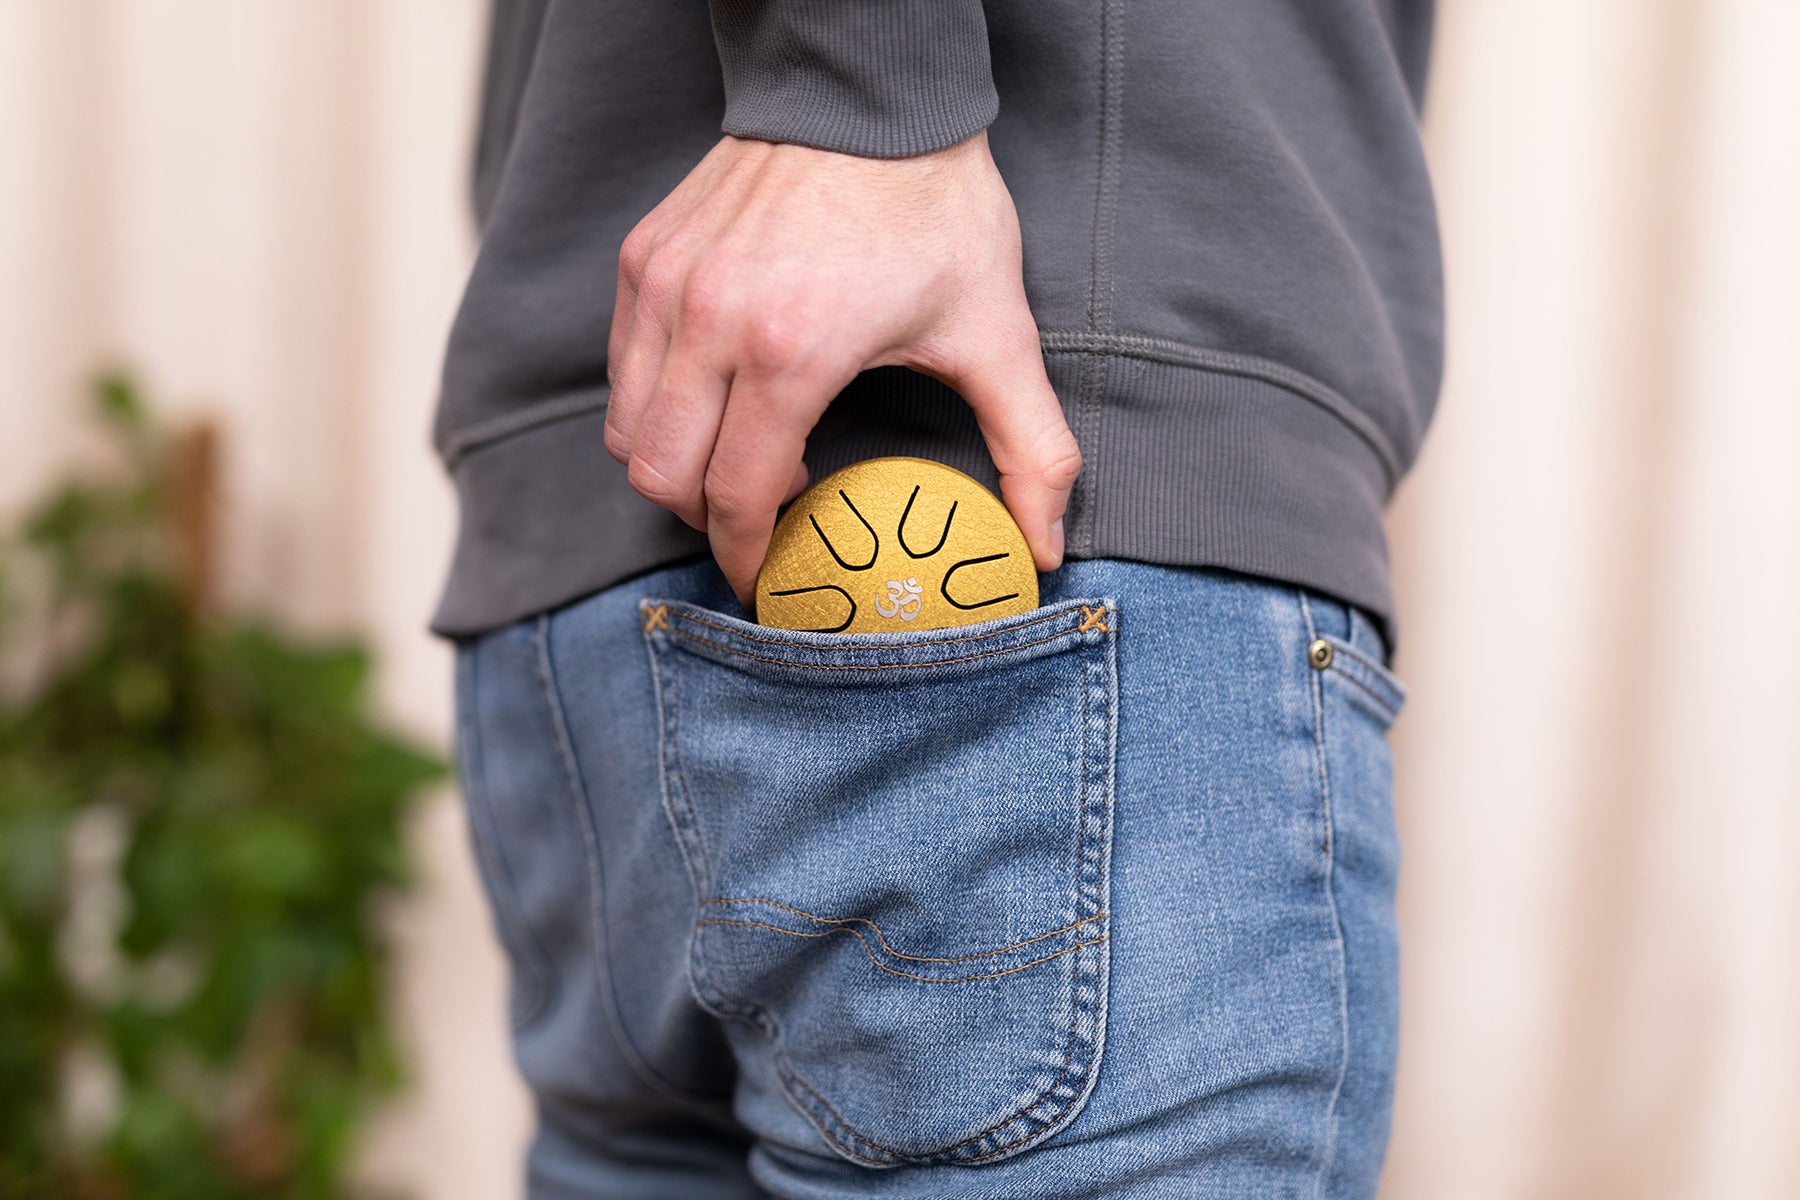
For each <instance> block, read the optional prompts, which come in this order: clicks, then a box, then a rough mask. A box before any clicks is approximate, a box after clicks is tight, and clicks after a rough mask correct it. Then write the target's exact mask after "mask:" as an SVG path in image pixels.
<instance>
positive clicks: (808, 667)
mask: <svg viewBox="0 0 1800 1200" xmlns="http://www.w3.org/2000/svg"><path fill="white" fill-rule="evenodd" d="M673 632H674V634H675V636H676V637H683V638H686V639H687V640H688V641H690V642H699V643H700V644H701V645H702V646H711V647H712V648H713V649H714V650H717V651H718V652H719V653H721V654H735V655H737V656H738V657H739V658H748V659H754V660H755V661H756V662H766V663H774V664H775V665H776V666H778V667H791V668H792V669H794V670H796V671H898V670H903V669H907V668H917V667H947V666H949V665H950V664H951V663H960V662H974V661H975V660H976V659H978V658H992V657H994V655H996V654H1011V653H1012V652H1013V651H1015V650H1025V649H1029V648H1030V647H1032V646H1041V645H1043V644H1044V643H1045V642H1054V641H1055V640H1056V639H1057V638H1061V637H1067V636H1069V635H1070V634H1071V633H1074V632H1075V631H1074V630H1073V629H1063V630H1059V631H1058V632H1056V633H1053V634H1051V635H1050V636H1049V637H1047V638H1039V639H1037V640H1036V641H1035V642H1020V643H1019V644H1018V645H1016V646H1002V647H1000V649H998V650H983V651H982V652H981V653H980V654H964V655H961V656H959V657H957V658H934V659H932V660H931V661H930V662H898V663H871V664H869V665H867V666H864V665H862V664H860V663H797V662H794V661H792V660H791V659H786V658H770V657H769V656H767V655H765V654H751V653H750V652H749V651H748V650H737V649H733V648H732V647H730V646H722V645H720V644H719V643H718V642H715V641H712V640H710V639H708V638H703V637H697V636H696V635H694V634H691V633H683V632H682V631H681V630H679V629H677V630H674V631H673ZM824 648H825V647H820V649H824ZM891 648H892V649H903V648H904V647H891ZM863 649H866V650H874V649H884V650H885V649H890V647H886V646H883V647H875V646H865V647H863Z"/></svg>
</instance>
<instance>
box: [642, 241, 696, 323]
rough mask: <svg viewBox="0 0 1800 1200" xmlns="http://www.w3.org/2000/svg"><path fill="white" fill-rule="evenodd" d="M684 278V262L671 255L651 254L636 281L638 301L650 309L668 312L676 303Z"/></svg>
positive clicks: (685, 270)
mask: <svg viewBox="0 0 1800 1200" xmlns="http://www.w3.org/2000/svg"><path fill="white" fill-rule="evenodd" d="M686 278H687V268H686V266H685V264H683V263H682V262H680V261H679V260H677V259H676V258H675V257H674V256H673V255H670V254H666V253H659V254H652V255H651V256H650V258H649V259H648V260H647V261H646V262H645V263H644V268H643V272H642V274H641V276H640V279H639V282H638V302H639V303H640V304H643V305H645V306H647V307H648V308H650V309H651V310H652V311H656V312H668V311H669V310H670V309H671V308H673V307H674V305H675V304H676V303H677V300H678V298H679V297H680V295H681V289H682V284H683V283H684V282H685V280H686Z"/></svg>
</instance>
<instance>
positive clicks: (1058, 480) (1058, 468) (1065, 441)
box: [1038, 429, 1081, 491]
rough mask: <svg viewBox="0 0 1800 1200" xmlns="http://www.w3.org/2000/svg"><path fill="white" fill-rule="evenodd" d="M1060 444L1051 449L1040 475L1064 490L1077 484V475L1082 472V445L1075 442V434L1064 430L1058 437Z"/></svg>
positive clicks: (1050, 483) (1050, 484) (1058, 488)
mask: <svg viewBox="0 0 1800 1200" xmlns="http://www.w3.org/2000/svg"><path fill="white" fill-rule="evenodd" d="M1056 440H1057V441H1058V442H1059V443H1060V445H1059V446H1057V447H1055V448H1053V449H1052V450H1051V451H1050V454H1049V457H1048V461H1047V462H1046V464H1045V466H1044V468H1043V470H1041V471H1039V472H1038V477H1039V478H1040V479H1042V480H1043V482H1044V483H1045V484H1046V485H1047V486H1049V487H1053V488H1055V489H1056V490H1057V491H1063V490H1066V489H1068V488H1071V487H1073V486H1074V485H1075V478H1076V476H1078V475H1080V474H1081V447H1080V446H1079V445H1077V444H1076V442H1075V435H1074V434H1072V433H1070V432H1069V431H1068V430H1066V429H1065V430H1062V431H1061V432H1060V436H1058V437H1057V439H1056Z"/></svg>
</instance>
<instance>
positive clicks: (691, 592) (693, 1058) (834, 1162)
mask: <svg viewBox="0 0 1800 1200" xmlns="http://www.w3.org/2000/svg"><path fill="white" fill-rule="evenodd" d="M1384 658H1385V650H1384V647H1383V646H1382V644H1381V641H1380V637H1379V635H1378V633H1377V632H1376V630H1375V627H1374V626H1373V625H1372V624H1371V622H1370V620H1369V619H1368V618H1367V617H1366V616H1365V615H1364V614H1363V613H1361V612H1359V611H1357V610H1356V609H1354V608H1350V607H1346V606H1345V605H1343V604H1341V603H1338V602H1336V601H1332V600H1328V599H1324V598H1322V597H1320V596H1317V595H1314V594H1311V593H1308V592H1304V591H1300V590H1296V589H1294V588H1291V587H1284V586H1280V585H1277V584H1273V583H1268V582H1263V581H1258V580H1251V579H1245V578H1242V577H1238V576H1233V575H1227V574H1224V573H1221V572H1212V571H1203V570H1184V569H1176V568H1167V567H1156V566H1147V565H1142V564H1135V563H1126V562H1118V561H1104V560H1103V561H1095V562H1081V563H1074V564H1071V565H1068V566H1066V567H1064V568H1063V569H1062V570H1060V571H1058V572H1056V573H1054V574H1052V575H1048V576H1045V577H1044V586H1043V606H1042V607H1041V608H1039V609H1037V610H1036V611H1034V612H1031V613H1028V614H1025V615H1023V616H1017V617H1009V618H1004V619H1001V620H997V621H992V622H988V623H986V624H983V625H976V626H970V627H968V628H965V629H951V630H936V631H923V632H917V633H897V634H885V635H876V636H869V635H853V634H816V633H789V632H786V631H782V630H774V629H766V628H763V627H761V626H757V625H753V624H749V623H747V622H746V621H745V620H744V619H743V614H742V612H741V610H740V609H739V608H738V606H737V604H736V602H735V601H734V600H733V599H732V598H731V597H730V594H729V592H728V590H727V589H726V587H725V584H724V581H723V580H722V578H721V577H720V576H719V575H718V573H717V571H716V569H715V568H714V567H713V566H712V564H710V563H705V564H695V565H689V566H682V567H677V568H673V569H669V570H665V571H661V572H658V573H655V574H652V575H648V576H644V577H642V578H638V579H634V580H631V581H629V582H627V583H623V584H620V585H618V586H617V587H614V588H612V589H610V590H608V591H605V592H602V593H600V594H598V595H596V596H593V597H590V598H588V599H586V600H583V601H581V602H579V603H577V604H575V605H573V606H571V607H569V608H566V609H563V610H561V611H558V612H555V613H552V614H550V615H548V616H545V617H542V618H539V619H537V620H534V621H528V622H525V623H522V624H519V625H516V626H513V627H511V628H508V629H504V630H501V631H499V632H496V633H493V634H490V635H488V636H486V637H483V638H481V639H479V640H476V641H472V642H469V643H465V644H464V645H463V646H462V648H461V650H460V652H459V667H458V709H459V726H460V742H461V748H462V755H463V770H464V776H465V780H466V784H467V794H468V798H469V810H470V818H471V825H472V829H473V836H474V842H475V848H476V852H477V857H478V860H479V863H480V866H481V871H482V875H483V878H484V881H485V883H486V885H487V888H488V891H489V896H490V899H491V900H492V903H493V908H494V912H495V915H496V922H497V925H498V929H499V932H500V936H501V938H502V939H503V941H504V943H505V946H506V949H507V952H508V954H509V956H510V959H511V963H512V968H513V970H512V989H511V1019H512V1026H513V1036H514V1039H515V1045H516V1052H517V1058H518V1062H519V1066H520V1068H521V1070H522V1071H523V1073H524V1076H525V1078H526V1080H527V1082H528V1083H529V1084H530V1086H531V1089H532V1091H533V1093H534V1095H535V1098H536V1102H537V1110H538V1134H537V1137H536V1140H535V1142H534V1144H533V1146H532V1149H531V1152H530V1156H529V1164H528V1166H529V1173H530V1181H531V1195H532V1196H533V1197H534V1198H536V1200H562V1198H565V1197H567V1198H571V1200H572V1198H575V1197H582V1198H587V1197H609V1198H610V1197H670V1198H676V1200H712V1198H714V1197H740V1196H765V1195H775V1196H785V1197H807V1198H818V1200H823V1198H825V1197H864V1196H879V1197H934V1198H936V1197H982V1198H983V1200H993V1198H999V1197H1018V1198H1020V1200H1048V1198H1060V1197H1100V1196H1105V1197H1124V1196H1142V1197H1177V1196H1178V1197H1219V1198H1230V1200H1243V1198H1245V1197H1265V1196H1295V1197H1300V1196H1306V1197H1369V1196H1373V1195H1374V1194H1375V1190H1376V1178H1377V1175H1378V1174H1379V1170H1380V1164H1381V1158H1382V1152H1383V1149H1384V1146H1385V1143H1386V1140H1387V1128H1388V1117H1389V1111H1390V1106H1391V1091H1392V1080H1393V1065H1394V1052H1395V1024H1396V990H1397V977H1396V974H1397V958H1396V956H1397V949H1396V943H1395V931H1394V909H1393V888H1394V873H1395V867H1396V853H1397V851H1396V846H1395V839H1394V828H1393V820H1392V812H1391V804H1390V790H1391V788H1390V783H1391V778H1390V771H1391V768H1390V762H1389V757H1388V750H1387V744H1386V732H1387V728H1388V725H1389V723H1390V722H1391V721H1392V719H1393V717H1394V715H1395V713H1396V711H1397V710H1398V708H1399V706H1400V704H1401V700H1402V694H1403V693H1402V691H1401V688H1400V686H1399V685H1398V684H1397V683H1396V682H1395V680H1394V679H1393V677H1392V676H1391V675H1389V674H1388V672H1387V670H1386V668H1385V667H1384V666H1383V665H1382V664H1383V660H1384Z"/></svg>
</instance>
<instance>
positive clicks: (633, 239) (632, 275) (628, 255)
mask: <svg viewBox="0 0 1800 1200" xmlns="http://www.w3.org/2000/svg"><path fill="white" fill-rule="evenodd" d="M653 242H654V236H653V235H652V234H651V232H650V231H649V229H647V228H646V227H645V226H643V225H639V226H638V227H637V228H635V229H633V230H632V231H631V232H630V233H628V234H626V235H625V240H624V242H622V243H621V244H620V246H619V274H620V275H622V276H624V278H625V281H626V282H627V283H629V284H631V285H632V286H633V287H636V286H637V285H638V284H639V283H640V282H642V280H643V278H644V267H645V265H646V264H647V263H648V262H649V261H650V247H651V245H652V244H653Z"/></svg>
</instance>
